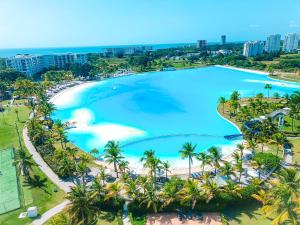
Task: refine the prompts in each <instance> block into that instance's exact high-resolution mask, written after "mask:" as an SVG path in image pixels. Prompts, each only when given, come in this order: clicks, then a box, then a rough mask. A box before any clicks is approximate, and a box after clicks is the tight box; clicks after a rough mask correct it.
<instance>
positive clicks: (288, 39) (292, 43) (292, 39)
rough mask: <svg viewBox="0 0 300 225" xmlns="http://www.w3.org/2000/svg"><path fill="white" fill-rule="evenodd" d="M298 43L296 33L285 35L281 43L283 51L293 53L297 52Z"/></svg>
mask: <svg viewBox="0 0 300 225" xmlns="http://www.w3.org/2000/svg"><path fill="white" fill-rule="evenodd" d="M298 42H299V35H298V34H296V33H293V34H286V35H285V37H284V42H283V48H282V49H283V51H285V52H293V51H295V50H297V48H298Z"/></svg>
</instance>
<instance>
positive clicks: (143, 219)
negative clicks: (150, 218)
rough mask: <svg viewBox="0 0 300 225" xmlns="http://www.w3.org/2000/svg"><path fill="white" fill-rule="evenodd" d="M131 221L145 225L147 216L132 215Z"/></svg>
mask: <svg viewBox="0 0 300 225" xmlns="http://www.w3.org/2000/svg"><path fill="white" fill-rule="evenodd" d="M130 221H131V223H132V225H145V224H146V222H147V216H146V215H142V216H134V217H133V216H132V215H131V216H130Z"/></svg>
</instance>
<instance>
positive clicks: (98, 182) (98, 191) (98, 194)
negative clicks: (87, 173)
mask: <svg viewBox="0 0 300 225" xmlns="http://www.w3.org/2000/svg"><path fill="white" fill-rule="evenodd" d="M90 190H91V193H92V194H93V195H94V196H95V198H97V199H98V200H101V199H102V197H103V196H104V195H105V190H104V184H103V181H102V179H101V177H100V176H99V175H98V176H97V177H96V178H95V179H94V180H93V183H92V185H91V187H90Z"/></svg>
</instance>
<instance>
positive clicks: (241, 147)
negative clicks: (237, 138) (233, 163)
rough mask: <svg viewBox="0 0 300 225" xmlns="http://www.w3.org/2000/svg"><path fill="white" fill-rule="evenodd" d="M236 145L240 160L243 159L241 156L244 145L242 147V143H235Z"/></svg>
mask: <svg viewBox="0 0 300 225" xmlns="http://www.w3.org/2000/svg"><path fill="white" fill-rule="evenodd" d="M236 147H237V149H238V150H239V151H240V155H241V160H242V159H243V156H244V149H245V147H244V145H242V144H237V145H236Z"/></svg>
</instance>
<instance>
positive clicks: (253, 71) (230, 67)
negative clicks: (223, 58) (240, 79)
mask: <svg viewBox="0 0 300 225" xmlns="http://www.w3.org/2000/svg"><path fill="white" fill-rule="evenodd" d="M215 67H221V68H225V69H232V70H238V71H243V72H247V73H255V74H261V75H269V73H268V72H264V71H260V70H252V69H244V68H239V67H234V66H223V65H215ZM271 79H272V78H271Z"/></svg>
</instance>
